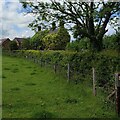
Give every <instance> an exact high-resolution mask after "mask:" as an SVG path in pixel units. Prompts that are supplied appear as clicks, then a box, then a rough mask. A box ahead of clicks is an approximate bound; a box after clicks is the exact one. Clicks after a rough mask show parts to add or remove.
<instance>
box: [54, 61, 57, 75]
mask: <svg viewBox="0 0 120 120" xmlns="http://www.w3.org/2000/svg"><path fill="white" fill-rule="evenodd" d="M56 67H57V66H56V63H55V64H54V72H55V73H56V69H57V68H56Z"/></svg>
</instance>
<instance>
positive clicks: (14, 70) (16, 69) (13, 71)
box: [11, 68, 19, 73]
mask: <svg viewBox="0 0 120 120" xmlns="http://www.w3.org/2000/svg"><path fill="white" fill-rule="evenodd" d="M11 72H12V73H17V72H19V69H18V68H15V69H13V70H11Z"/></svg>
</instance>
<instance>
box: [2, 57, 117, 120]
mask: <svg viewBox="0 0 120 120" xmlns="http://www.w3.org/2000/svg"><path fill="white" fill-rule="evenodd" d="M2 70H3V71H2V72H3V77H2V78H3V79H2V85H3V86H2V88H3V90H2V92H3V96H2V97H3V105H2V109H3V111H2V115H3V118H93V117H95V118H111V117H113V118H114V117H116V113H115V105H114V104H111V103H109V102H108V101H106V100H105V95H104V94H103V93H102V92H101V91H98V95H97V96H96V97H95V96H93V94H92V85H91V84H92V82H90V81H89V80H86V81H84V82H82V83H80V84H77V85H75V84H73V83H69V84H68V83H67V82H66V81H67V80H66V79H65V78H63V77H62V76H61V75H56V74H54V71H53V70H51V69H50V68H41V67H40V65H37V64H34V63H32V62H30V61H27V60H24V59H20V58H15V57H7V56H3V63H2Z"/></svg>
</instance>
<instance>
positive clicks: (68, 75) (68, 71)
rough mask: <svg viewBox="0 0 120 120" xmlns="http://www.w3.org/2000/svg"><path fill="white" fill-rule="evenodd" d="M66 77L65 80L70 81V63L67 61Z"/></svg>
mask: <svg viewBox="0 0 120 120" xmlns="http://www.w3.org/2000/svg"><path fill="white" fill-rule="evenodd" d="M67 77H68V80H67V82H70V64H69V63H68V69H67Z"/></svg>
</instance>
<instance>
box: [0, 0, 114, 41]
mask: <svg viewBox="0 0 120 120" xmlns="http://www.w3.org/2000/svg"><path fill="white" fill-rule="evenodd" d="M33 20H34V16H32V15H30V14H26V15H25V14H24V10H23V8H22V5H21V4H20V3H19V0H0V39H1V38H10V39H11V40H13V39H14V38H15V37H31V36H33V35H34V34H35V33H34V31H32V30H31V29H30V28H29V27H28V24H29V23H31V22H32V21H33ZM107 29H108V32H107V35H111V34H113V33H115V31H114V30H113V28H112V27H111V26H110V25H108V26H107Z"/></svg>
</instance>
